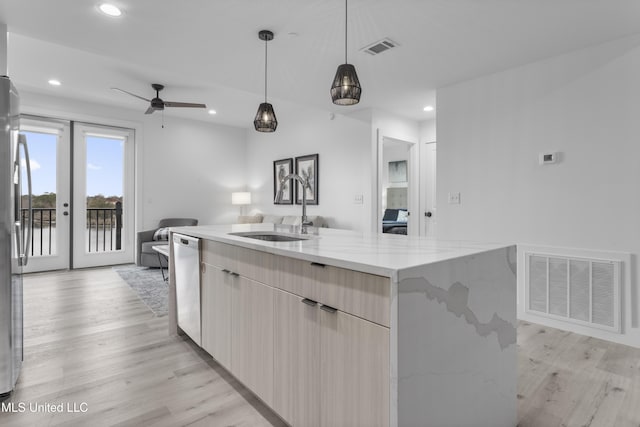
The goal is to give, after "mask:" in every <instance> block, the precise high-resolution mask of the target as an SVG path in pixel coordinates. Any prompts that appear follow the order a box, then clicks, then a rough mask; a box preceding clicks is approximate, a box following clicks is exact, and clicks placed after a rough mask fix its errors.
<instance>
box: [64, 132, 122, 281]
mask: <svg viewBox="0 0 640 427" xmlns="http://www.w3.org/2000/svg"><path fill="white" fill-rule="evenodd" d="M73 129H74V131H73V135H74V137H73V164H74V166H73V171H74V182H73V200H74V206H73V218H74V220H73V261H72V267H73V268H80V267H95V266H101V265H113V264H124V263H131V262H133V261H134V259H135V249H134V243H135V242H134V240H135V235H134V214H135V212H134V207H135V206H134V152H135V150H134V144H135V138H134V136H135V135H134V131H133V130H131V129H123V128H114V127H107V126H98V125H88V124H81V123H74V124H73Z"/></svg>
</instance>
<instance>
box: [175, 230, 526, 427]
mask: <svg viewBox="0 0 640 427" xmlns="http://www.w3.org/2000/svg"><path fill="white" fill-rule="evenodd" d="M300 231H301V230H300V229H299V228H296V227H293V226H282V225H272V224H243V225H219V226H198V227H176V228H172V233H179V234H182V235H186V236H192V237H196V238H200V239H202V240H201V242H202V244H201V249H200V254H201V255H200V263H201V279H200V292H201V313H202V319H201V325H202V330H201V337H198V338H201V342H202V347H203V348H204V349H205V350H206V351H207V352H208V353H209V354H211V355H212V356H213V357H214V358H215V359H216V360H217V361H218V362H220V364H221V365H222V366H224V367H225V368H226V369H227V370H229V371H230V372H231V373H232V374H233V375H234V376H236V377H237V378H238V379H239V380H240V381H241V382H243V383H244V384H245V385H246V386H247V387H248V388H249V389H250V390H252V391H253V392H254V393H255V394H256V395H257V396H258V397H259V398H260V399H262V400H263V401H264V402H265V403H266V404H267V405H269V406H270V407H271V408H272V409H274V411H275V412H276V413H278V414H279V415H280V416H281V417H282V418H283V419H284V420H285V421H287V422H288V423H290V424H291V425H300V426H346V425H348V426H358V425H360V426H367V427H368V426H437V427H441V426H473V427H483V426H487V427H502V426H504V427H506V426H510V427H512V426H515V425H516V423H517V417H516V377H517V373H516V253H515V246H509V245H504V244H481V243H474V242H459V241H438V240H429V239H425V238H419V237H411V236H396V235H389V234H384V235H383V234H380V235H376V234H361V233H355V232H349V231H343V230H333V229H316V228H309V230H308V233H307V234H300ZM230 233H232V234H230ZM252 234H253V235H254V236H251V237H254V238H251V237H249V236H250V235H252ZM255 234H261V235H263V236H262V237H261V236H255ZM264 235H267V237H269V235H271V236H273V235H280V236H285V237H286V238H293V239H296V238H301V239H302V240H293V241H265V240H258V239H256V237H257V238H265V237H264ZM287 236H288V237H287ZM172 247H173V245H172ZM172 252H173V249H172ZM172 263H173V259H170V277H171V279H170V297H169V309H170V310H169V311H170V319H169V323H170V331H171V333H177V332H178V331H179V328H178V324H177V320H176V301H175V295H176V294H175V283H174V280H175V279H174V275H173V270H174V268H175V266H174V265H173V264H172ZM192 338H193V337H192ZM198 341H200V339H199V340H198Z"/></svg>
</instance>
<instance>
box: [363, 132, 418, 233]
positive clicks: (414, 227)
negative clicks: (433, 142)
mask: <svg viewBox="0 0 640 427" xmlns="http://www.w3.org/2000/svg"><path fill="white" fill-rule="evenodd" d="M385 140H390V141H397V142H401V143H404V144H407V145H408V146H409V147H410V148H409V162H408V164H407V167H408V169H409V170H408V176H407V179H408V180H409V182H408V187H409V190H408V191H407V209H408V210H409V213H410V214H409V221H408V223H407V235H409V236H418V235H420V219H419V218H418V213H419V209H420V144H418V142H417V141H409V140H406V139H401V138H395V137H393V136H391V135H388V134H386V133H385V132H384V131H383V130H381V129H378V130H377V143H376V149H377V150H376V152H377V156H376V157H377V159H376V188H375V191H374V195H375V197H374V203H372V208H373V209H374V214H373V219H374V224H373V231H374V232H375V233H378V234H380V233H382V230H381V228H382V217H383V215H384V213H383V212H382V184H383V182H382V181H383V173H382V168H383V167H384V165H383V161H384V142H385Z"/></svg>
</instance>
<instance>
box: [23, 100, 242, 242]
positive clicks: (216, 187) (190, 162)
mask: <svg viewBox="0 0 640 427" xmlns="http://www.w3.org/2000/svg"><path fill="white" fill-rule="evenodd" d="M18 90H19V91H20V94H21V97H22V111H23V112H25V113H29V114H36V115H42V116H48V117H59V118H65V119H72V120H78V121H83V120H84V121H90V122H93V123H99V124H106V125H115V126H124V127H130V128H135V129H136V181H137V183H136V193H137V194H136V200H137V202H138V204H137V206H136V209H137V215H136V217H137V219H136V225H137V227H138V229H142V230H144V229H149V228H153V227H154V226H156V225H157V223H158V221H159V220H160V219H161V218H166V217H195V218H198V219H199V220H200V223H201V224H211V223H231V222H233V220H234V219H235V216H236V214H237V211H236V207H235V206H232V205H231V192H232V191H236V190H238V189H242V188H244V185H245V156H246V144H245V139H244V138H245V136H244V130H243V129H239V128H233V127H229V126H221V125H216V124H209V123H206V122H202V121H195V120H188V119H182V118H175V117H171V116H170V115H165V118H164V129H163V128H162V127H161V116H160V115H159V114H157V113H156V114H153V115H144V114H142V113H141V112H140V111H129V110H126V109H121V108H113V107H108V106H104V105H98V104H91V103H85V102H81V101H78V100H72V99H65V98H60V97H50V96H45V95H41V94H35V93H32V92H28V91H24V90H20V88H18Z"/></svg>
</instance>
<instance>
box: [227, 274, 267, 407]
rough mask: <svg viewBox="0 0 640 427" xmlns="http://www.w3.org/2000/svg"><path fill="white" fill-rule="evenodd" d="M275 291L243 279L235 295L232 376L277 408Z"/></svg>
mask: <svg viewBox="0 0 640 427" xmlns="http://www.w3.org/2000/svg"><path fill="white" fill-rule="evenodd" d="M273 293H274V289H272V288H271V287H269V286H266V285H263V284H261V283H258V282H255V281H253V280H249V279H247V278H245V277H242V276H235V277H234V278H233V291H232V295H231V332H232V335H231V372H232V373H233V375H234V376H235V377H236V378H238V379H239V380H240V381H241V382H242V383H243V384H244V385H245V386H247V387H248V388H249V389H251V390H252V391H253V392H254V393H255V394H256V395H257V396H258V397H260V398H261V399H262V400H263V401H264V402H265V403H266V404H268V405H270V406H271V405H272V404H273Z"/></svg>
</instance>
